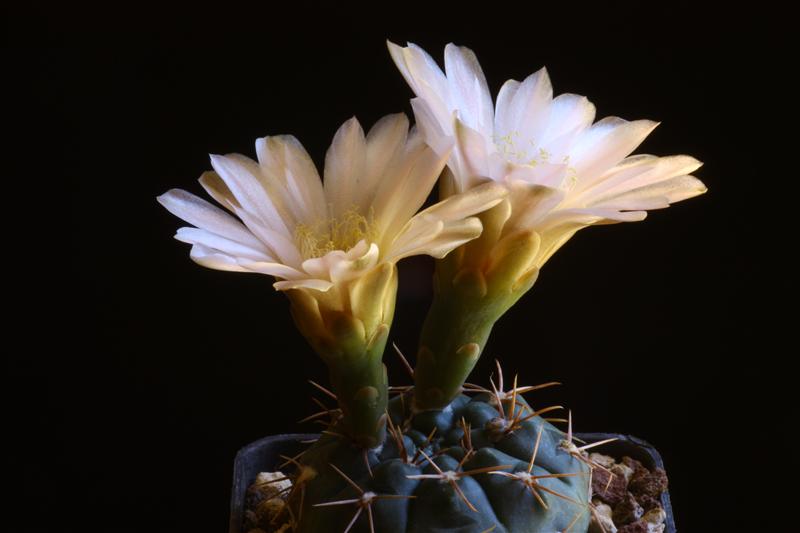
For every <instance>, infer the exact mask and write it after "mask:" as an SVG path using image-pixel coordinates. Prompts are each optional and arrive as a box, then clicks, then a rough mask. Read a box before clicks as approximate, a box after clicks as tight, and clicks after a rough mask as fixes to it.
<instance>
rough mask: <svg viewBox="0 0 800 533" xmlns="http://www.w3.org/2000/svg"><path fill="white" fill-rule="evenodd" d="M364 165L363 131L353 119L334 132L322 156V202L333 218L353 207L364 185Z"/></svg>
mask: <svg viewBox="0 0 800 533" xmlns="http://www.w3.org/2000/svg"><path fill="white" fill-rule="evenodd" d="M365 165H366V141H365V138H364V130H362V129H361V124H359V123H358V120H356V118H355V117H353V118H351V119H350V120H348V121H347V122H345V123H344V124H342V126H341V127H340V128H339V130H338V131H337V132H336V135H335V136H334V138H333V142H332V143H331V147H330V148H329V149H328V152H327V154H326V155H325V183H324V189H325V199H326V201H327V203H328V205H329V207H330V211H331V215H332V216H333V217H334V218H340V217H341V216H342V215H343V214H344V213H346V212H347V211H348V210H350V209H353V208H354V207H356V203H355V202H356V191H357V190H358V189H359V188H360V187H362V186H363V185H364V170H365Z"/></svg>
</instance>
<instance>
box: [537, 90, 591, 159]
mask: <svg viewBox="0 0 800 533" xmlns="http://www.w3.org/2000/svg"><path fill="white" fill-rule="evenodd" d="M549 111H550V116H549V117H548V126H547V130H546V131H545V132H544V134H543V139H541V140H540V143H539V144H541V145H542V146H544V147H545V148H547V147H548V144H550V143H552V142H553V141H555V140H557V139H559V138H560V137H562V136H563V135H567V134H575V133H577V132H580V131H582V130H584V129H586V128H588V127H589V126H591V125H592V122H593V121H594V116H595V112H596V111H595V107H594V104H593V103H591V102H590V101H589V99H588V98H586V97H585V96H581V95H578V94H570V93H565V94H560V95H558V96H556V97H555V98H554V99H553V101H552V102H550V106H549Z"/></svg>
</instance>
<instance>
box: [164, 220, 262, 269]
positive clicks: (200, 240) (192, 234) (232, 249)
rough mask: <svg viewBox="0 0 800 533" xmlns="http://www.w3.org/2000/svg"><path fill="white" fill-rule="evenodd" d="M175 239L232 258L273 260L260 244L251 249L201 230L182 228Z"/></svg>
mask: <svg viewBox="0 0 800 533" xmlns="http://www.w3.org/2000/svg"><path fill="white" fill-rule="evenodd" d="M175 238H176V239H177V240H179V241H181V242H186V243H189V244H202V245H203V246H205V247H207V248H209V249H211V250H215V251H219V252H222V253H224V254H226V255H229V256H231V257H245V258H248V259H250V260H253V261H270V260H272V258H271V257H270V255H269V254H268V253H267V252H266V250H264V246H263V245H262V244H261V243H260V242H259V243H257V244H258V247H251V246H247V245H244V244H242V243H240V242H236V241H233V240H230V239H226V238H225V237H220V236H219V235H217V234H215V233H212V232H210V231H207V230H204V229H200V228H180V229H178V233H177V234H176V235H175Z"/></svg>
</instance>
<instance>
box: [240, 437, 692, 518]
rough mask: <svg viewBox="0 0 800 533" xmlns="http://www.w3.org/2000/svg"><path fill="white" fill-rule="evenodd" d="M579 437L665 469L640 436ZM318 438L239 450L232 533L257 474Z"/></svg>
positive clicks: (270, 440) (268, 441) (664, 501)
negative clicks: (606, 440)
mask: <svg viewBox="0 0 800 533" xmlns="http://www.w3.org/2000/svg"><path fill="white" fill-rule="evenodd" d="M576 436H577V437H578V438H580V439H582V440H584V441H586V442H597V441H600V440H604V439H611V438H616V439H617V440H616V441H614V442H610V443H608V444H604V445H603V446H602V447H601V448H600V449H599V451H601V452H602V453H604V454H607V455H611V456H613V457H622V456H624V455H627V456H629V457H631V458H633V459H636V460H637V461H639V462H641V463H642V464H643V465H644V466H646V467H647V468H650V469H652V468H654V467H660V468H664V461H663V460H662V459H661V455H660V454H659V453H658V451H657V450H656V449H655V448H654V447H653V446H652V445H651V444H649V443H648V442H646V441H644V440H642V439H639V438H637V437H632V436H630V435H620V434H617V433H577V434H576ZM317 437H319V435H316V434H313V433H290V434H286V435H273V436H271V437H264V438H263V439H259V440H257V441H255V442H251V443H250V444H248V445H247V446H245V447H244V448H242V449H241V450H239V452H238V453H237V454H236V459H235V460H234V463H233V486H232V488H231V519H230V526H229V529H228V532H229V533H243V532H242V521H243V518H244V502H245V492H246V491H247V487H249V486H250V485H251V484H252V483H253V481H255V479H256V476H257V475H258V473H259V472H274V471H276V470H277V469H278V465H279V464H281V463H282V462H283V459H281V458H280V455H285V456H293V455H295V454H297V453H299V452H300V451H301V450H302V449H304V448H305V446H304V445H303V444H301V443H300V441H303V440H311V439H316V438H317ZM661 507H663V508H664V511H665V512H666V513H667V519H666V522H665V523H666V528H665V530H664V531H665V533H675V531H676V529H675V517H674V516H673V514H672V504H671V503H670V500H669V491H664V493H663V494H662V495H661ZM244 533H246V532H244Z"/></svg>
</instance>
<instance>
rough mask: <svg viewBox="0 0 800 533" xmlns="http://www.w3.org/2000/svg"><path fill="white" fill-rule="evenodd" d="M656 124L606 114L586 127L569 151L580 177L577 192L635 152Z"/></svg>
mask: <svg viewBox="0 0 800 533" xmlns="http://www.w3.org/2000/svg"><path fill="white" fill-rule="evenodd" d="M656 126H658V123H657V122H653V121H651V120H634V121H633V122H628V121H627V120H622V119H621V118H617V117H607V118H604V119H603V120H601V121H599V122H597V123H595V124H594V125H593V126H592V127H591V128H589V129H588V130H586V132H585V133H584V134H583V135H581V136H580V138H578V139H577V141H576V144H575V147H574V148H573V149H572V151H571V154H570V156H571V157H570V164H571V165H572V166H573V167H574V168H575V172H576V174H577V177H578V186H577V187H576V192H578V191H580V190H583V189H585V188H587V187H589V186H591V185H592V184H594V183H595V182H596V181H597V179H598V178H599V177H601V176H602V175H603V173H604V172H605V171H606V170H608V169H609V168H611V167H613V166H614V165H616V164H617V163H619V162H620V161H622V160H623V158H625V157H626V156H627V155H628V154H630V153H631V152H633V151H634V150H635V149H636V147H637V146H639V144H641V142H642V141H643V140H644V139H645V137H647V136H648V135H649V134H650V132H651V131H653V129H654V128H655V127H656Z"/></svg>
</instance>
